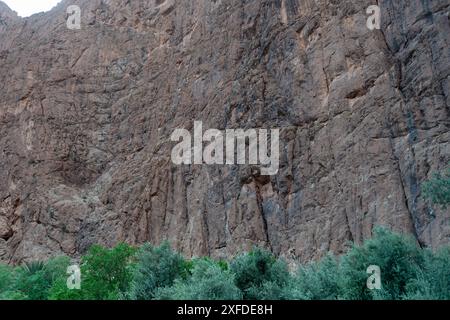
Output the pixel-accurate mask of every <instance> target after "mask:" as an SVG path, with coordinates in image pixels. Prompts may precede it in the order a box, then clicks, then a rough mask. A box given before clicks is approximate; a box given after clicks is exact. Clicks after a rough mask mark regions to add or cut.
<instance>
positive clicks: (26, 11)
mask: <svg viewBox="0 0 450 320" xmlns="http://www.w3.org/2000/svg"><path fill="white" fill-rule="evenodd" d="M2 1H3V2H4V3H6V4H7V5H8V7H10V8H11V9H12V10H14V11H15V12H17V14H18V15H19V16H21V17H29V16H31V15H32V14H35V13H38V12H42V11H48V10H50V9H52V8H53V7H54V6H56V5H57V4H58V3H59V2H61V0H2Z"/></svg>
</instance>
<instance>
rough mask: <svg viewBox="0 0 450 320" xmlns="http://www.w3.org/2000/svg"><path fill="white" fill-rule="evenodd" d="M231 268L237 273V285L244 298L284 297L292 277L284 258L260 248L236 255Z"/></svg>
mask: <svg viewBox="0 0 450 320" xmlns="http://www.w3.org/2000/svg"><path fill="white" fill-rule="evenodd" d="M230 269H231V272H233V273H234V274H235V279H236V280H235V283H236V286H237V287H238V288H239V289H241V291H242V292H243V297H244V299H249V300H262V299H282V298H283V297H282V295H283V294H282V292H283V288H284V286H286V284H287V283H288V282H289V277H290V275H289V271H288V268H287V265H286V263H285V262H284V261H283V260H281V259H276V258H275V257H274V256H273V255H272V254H271V253H270V252H268V251H265V250H262V249H259V248H258V249H254V250H253V251H251V252H250V253H247V254H243V255H240V256H238V257H236V258H235V259H234V260H233V261H232V262H231V265H230Z"/></svg>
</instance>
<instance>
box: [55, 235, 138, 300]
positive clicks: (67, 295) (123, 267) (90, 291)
mask: <svg viewBox="0 0 450 320" xmlns="http://www.w3.org/2000/svg"><path fill="white" fill-rule="evenodd" d="M135 252H136V250H135V249H134V248H132V247H131V246H129V245H127V244H119V245H117V246H116V247H114V248H112V249H107V248H104V247H102V246H93V247H91V249H90V250H89V252H88V253H87V255H85V256H84V257H83V258H82V262H81V268H80V269H81V280H82V282H81V290H70V289H68V288H67V284H66V280H67V276H66V278H65V279H60V280H59V281H57V282H56V283H55V284H54V286H53V288H52V289H51V290H50V294H49V296H50V299H55V300H116V299H119V298H121V297H122V296H123V294H124V293H125V292H126V291H127V290H128V288H129V284H130V282H131V278H132V272H133V263H132V258H133V256H134V254H135Z"/></svg>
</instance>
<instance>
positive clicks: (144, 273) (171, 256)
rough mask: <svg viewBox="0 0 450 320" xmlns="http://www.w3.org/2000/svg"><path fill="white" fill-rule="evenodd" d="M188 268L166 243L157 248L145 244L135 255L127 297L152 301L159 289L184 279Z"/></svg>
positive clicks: (182, 259)
mask: <svg viewBox="0 0 450 320" xmlns="http://www.w3.org/2000/svg"><path fill="white" fill-rule="evenodd" d="M189 268H190V267H189V265H188V264H187V263H186V262H185V260H184V258H183V257H182V256H181V255H180V254H178V253H176V252H174V251H173V250H172V249H171V247H170V245H169V243H168V242H164V243H163V244H162V245H161V246H159V247H154V246H152V245H150V244H145V245H143V246H142V248H141V249H140V250H139V251H138V253H137V265H136V268H135V271H134V274H133V281H132V284H131V288H130V293H129V296H130V298H131V299H133V300H152V299H153V298H154V296H155V293H156V291H157V290H158V289H159V288H161V287H167V286H171V285H172V284H173V282H174V280H175V279H177V278H180V277H186V276H187V272H188V269H189Z"/></svg>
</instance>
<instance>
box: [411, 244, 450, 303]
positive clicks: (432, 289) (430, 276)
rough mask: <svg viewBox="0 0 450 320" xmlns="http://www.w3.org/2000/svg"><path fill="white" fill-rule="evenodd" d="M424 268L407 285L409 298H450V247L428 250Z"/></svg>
mask: <svg viewBox="0 0 450 320" xmlns="http://www.w3.org/2000/svg"><path fill="white" fill-rule="evenodd" d="M424 256H425V263H424V266H423V268H421V269H419V270H418V272H417V273H418V275H417V277H416V278H413V279H411V281H410V282H409V283H408V286H407V293H406V295H405V299H407V300H450V247H446V248H442V249H441V250H439V251H438V252H436V253H433V252H431V251H428V250H427V251H426V252H425V254H424Z"/></svg>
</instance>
